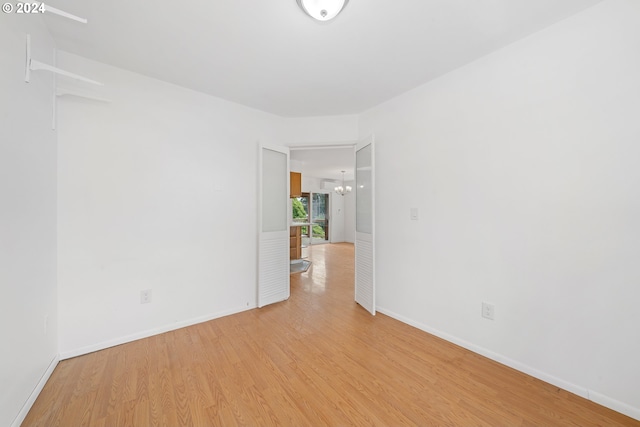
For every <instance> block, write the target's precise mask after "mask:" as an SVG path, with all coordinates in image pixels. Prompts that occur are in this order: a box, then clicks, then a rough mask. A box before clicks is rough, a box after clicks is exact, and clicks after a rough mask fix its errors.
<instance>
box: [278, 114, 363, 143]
mask: <svg viewBox="0 0 640 427" xmlns="http://www.w3.org/2000/svg"><path fill="white" fill-rule="evenodd" d="M278 138H279V141H281V142H280V143H281V144H284V145H287V146H289V145H294V146H301V145H302V146H304V145H316V144H317V145H326V144H328V145H331V144H339V143H348V144H353V143H354V142H355V141H357V140H358V116H357V115H349V116H323V117H295V118H290V117H287V118H282V119H281V121H280V125H279V131H278Z"/></svg>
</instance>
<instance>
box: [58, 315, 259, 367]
mask: <svg viewBox="0 0 640 427" xmlns="http://www.w3.org/2000/svg"><path fill="white" fill-rule="evenodd" d="M254 308H256V307H255V306H250V307H241V308H236V309H232V310H225V311H222V312H219V313H214V314H208V315H205V316H200V317H195V318H193V319H187V320H183V321H181V322H176V323H172V324H170V325H165V326H161V327H158V328H153V329H147V330H146V331H141V332H136V333H135V334H131V335H126V336H124V337H119V338H114V339H112V340H108V341H103V342H100V343H97V344H92V345H88V346H85V347H80V348H77V349H74V350H68V351H63V352H60V360H65V359H71V358H72V357H77V356H82V355H84V354H89V353H93V352H94V351H99V350H104V349H105V348H109V347H114V346H116V345H120V344H126V343H128V342H131V341H136V340H139V339H142V338H148V337H152V336H154V335H158V334H163V333H165V332H169V331H175V330H176V329H181V328H185V327H187V326H191V325H196V324H198V323H203V322H208V321H209V320H213V319H218V318H220V317H225V316H229V315H231V314H236V313H241V312H243V311H247V310H252V309H254Z"/></svg>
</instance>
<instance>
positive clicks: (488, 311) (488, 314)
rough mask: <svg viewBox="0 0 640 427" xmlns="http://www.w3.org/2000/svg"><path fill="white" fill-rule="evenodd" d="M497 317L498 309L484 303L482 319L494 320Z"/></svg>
mask: <svg viewBox="0 0 640 427" xmlns="http://www.w3.org/2000/svg"><path fill="white" fill-rule="evenodd" d="M495 316H496V307H495V306H494V305H493V304H489V303H488V302H483V303H482V317H484V318H485V319H489V320H493V319H494V318H495Z"/></svg>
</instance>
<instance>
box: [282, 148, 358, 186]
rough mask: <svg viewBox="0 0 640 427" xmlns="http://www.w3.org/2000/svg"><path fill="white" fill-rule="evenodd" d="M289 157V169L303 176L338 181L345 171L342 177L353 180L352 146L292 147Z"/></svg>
mask: <svg viewBox="0 0 640 427" xmlns="http://www.w3.org/2000/svg"><path fill="white" fill-rule="evenodd" d="M290 159H291V170H292V171H293V172H302V175H303V176H311V177H314V178H323V179H329V180H336V181H340V180H342V171H345V172H346V173H345V174H344V179H345V180H346V181H350V180H353V167H354V164H355V155H354V150H353V147H333V148H316V149H292V150H291V155H290Z"/></svg>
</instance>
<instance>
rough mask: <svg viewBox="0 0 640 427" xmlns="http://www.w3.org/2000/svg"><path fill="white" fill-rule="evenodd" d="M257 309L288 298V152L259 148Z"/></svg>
mask: <svg viewBox="0 0 640 427" xmlns="http://www.w3.org/2000/svg"><path fill="white" fill-rule="evenodd" d="M259 157H260V158H259V162H258V164H259V171H258V177H259V181H260V182H259V185H258V188H259V190H258V193H259V195H258V234H259V242H258V307H264V306H265V305H269V304H273V303H276V302H280V301H284V300H286V299H288V298H289V294H290V288H289V149H288V148H287V147H276V146H265V145H260V154H259Z"/></svg>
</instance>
